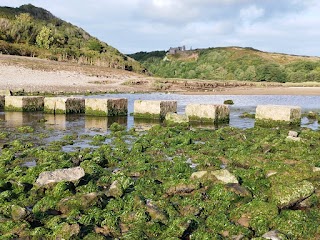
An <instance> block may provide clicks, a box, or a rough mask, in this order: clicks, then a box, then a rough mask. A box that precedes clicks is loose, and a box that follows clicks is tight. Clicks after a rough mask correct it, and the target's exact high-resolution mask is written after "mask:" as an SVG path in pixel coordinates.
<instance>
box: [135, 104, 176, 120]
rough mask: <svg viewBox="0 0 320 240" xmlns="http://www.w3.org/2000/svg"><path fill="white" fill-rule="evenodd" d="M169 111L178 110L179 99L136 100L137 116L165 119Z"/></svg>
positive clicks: (174, 111)
mask: <svg viewBox="0 0 320 240" xmlns="http://www.w3.org/2000/svg"><path fill="white" fill-rule="evenodd" d="M169 112H172V113H176V112H177V101H155V100H136V101H134V110H133V114H134V117H135V118H150V119H164V118H165V116H166V114H167V113H169Z"/></svg>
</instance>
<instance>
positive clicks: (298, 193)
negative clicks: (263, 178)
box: [270, 180, 315, 209]
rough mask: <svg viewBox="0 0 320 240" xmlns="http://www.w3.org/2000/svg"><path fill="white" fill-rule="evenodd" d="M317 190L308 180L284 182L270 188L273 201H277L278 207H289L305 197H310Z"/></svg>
mask: <svg viewBox="0 0 320 240" xmlns="http://www.w3.org/2000/svg"><path fill="white" fill-rule="evenodd" d="M314 191H315V188H314V186H313V185H312V183H311V182H308V181H306V180H304V181H302V182H299V183H291V184H282V185H275V186H272V187H271V189H270V198H271V201H273V202H275V203H276V204H277V206H278V208H280V209H283V208H289V207H291V206H293V205H295V204H297V203H299V202H301V201H303V200H304V199H306V198H308V197H310V196H311V195H312V194H313V193H314Z"/></svg>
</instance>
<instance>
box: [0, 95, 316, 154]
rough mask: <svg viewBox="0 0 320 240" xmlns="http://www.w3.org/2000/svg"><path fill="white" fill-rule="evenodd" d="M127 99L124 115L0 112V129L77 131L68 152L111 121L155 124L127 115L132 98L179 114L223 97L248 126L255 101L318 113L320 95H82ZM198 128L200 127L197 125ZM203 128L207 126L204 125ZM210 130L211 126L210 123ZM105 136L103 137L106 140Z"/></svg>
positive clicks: (236, 123)
mask: <svg viewBox="0 0 320 240" xmlns="http://www.w3.org/2000/svg"><path fill="white" fill-rule="evenodd" d="M108 97H109V98H127V99H128V111H129V115H128V117H109V118H107V117H92V116H84V115H82V114H79V115H78V114H74V115H53V114H44V113H41V112H35V113H21V112H3V111H1V112H0V130H1V129H3V128H6V129H12V131H14V129H15V128H17V127H21V126H31V127H33V128H34V129H35V131H36V132H37V133H39V135H40V134H43V133H45V134H47V135H48V136H47V137H45V138H43V141H45V142H47V143H50V142H53V141H59V140H61V139H62V138H63V136H66V135H72V134H77V135H78V136H79V137H78V138H77V139H76V140H74V142H73V144H72V145H67V146H64V147H63V149H64V151H72V150H75V149H77V148H83V147H90V148H93V146H92V145H90V143H89V141H87V140H86V139H85V138H81V136H84V135H89V136H90V135H91V136H93V135H96V134H107V133H108V128H109V127H110V125H111V124H112V123H114V122H117V123H119V124H121V125H124V126H126V127H127V128H128V129H130V128H132V127H135V128H136V130H138V131H144V130H147V129H149V128H150V127H152V126H153V125H156V124H159V121H157V120H149V121H148V120H142V119H134V118H133V116H130V113H132V112H133V103H134V101H135V100H176V101H178V113H183V112H184V110H185V107H186V105H187V104H189V103H212V104H222V103H223V102H224V101H225V100H228V99H231V100H233V102H234V105H232V106H230V112H231V113H230V123H229V125H230V126H232V127H238V128H251V127H253V126H254V119H249V118H240V115H241V114H242V113H243V112H250V113H254V112H255V108H256V106H257V105H259V104H277V105H297V106H300V107H301V108H302V111H303V112H308V111H316V112H320V96H278V95H257V96H252V95H250V96H243V95H242V96H238V95H228V96H225V95H180V94H163V93H152V94H107V95H98V96H96V95H95V96H86V98H108ZM301 126H302V127H308V128H311V129H313V130H317V129H318V128H319V125H318V122H317V121H314V122H309V120H308V119H307V118H303V119H302V124H301ZM198 127H201V126H198ZM204 127H205V128H208V127H210V126H208V125H205V126H204ZM211 127H212V128H213V129H214V128H215V127H214V126H211ZM107 141H108V139H107V140H106V143H107Z"/></svg>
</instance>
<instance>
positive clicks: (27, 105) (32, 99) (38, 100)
mask: <svg viewBox="0 0 320 240" xmlns="http://www.w3.org/2000/svg"><path fill="white" fill-rule="evenodd" d="M43 108H44V97H41V96H5V107H4V109H5V111H13V112H14V111H17V112H35V111H43Z"/></svg>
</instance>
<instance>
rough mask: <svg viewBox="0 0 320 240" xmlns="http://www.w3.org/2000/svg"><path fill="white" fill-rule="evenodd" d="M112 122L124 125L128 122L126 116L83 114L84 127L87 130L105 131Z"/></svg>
mask: <svg viewBox="0 0 320 240" xmlns="http://www.w3.org/2000/svg"><path fill="white" fill-rule="evenodd" d="M113 123H118V124H121V125H124V126H127V124H128V118H127V117H126V116H120V117H95V116H85V129H87V130H89V131H100V132H104V131H107V130H108V129H109V128H110V126H111V125H112V124H113Z"/></svg>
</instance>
